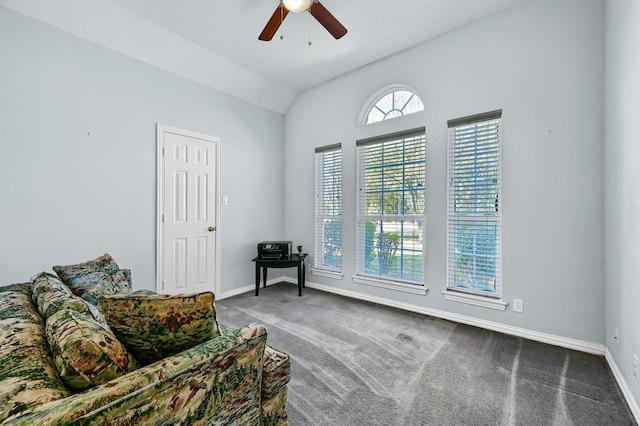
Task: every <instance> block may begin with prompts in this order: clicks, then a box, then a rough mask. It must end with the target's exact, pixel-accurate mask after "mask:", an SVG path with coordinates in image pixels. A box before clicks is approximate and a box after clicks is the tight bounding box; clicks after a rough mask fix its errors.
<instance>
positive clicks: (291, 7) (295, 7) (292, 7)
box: [282, 0, 313, 13]
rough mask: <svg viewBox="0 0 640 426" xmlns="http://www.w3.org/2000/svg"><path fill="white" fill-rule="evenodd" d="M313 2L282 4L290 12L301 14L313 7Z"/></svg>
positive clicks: (289, 0) (302, 0) (285, 0)
mask: <svg viewBox="0 0 640 426" xmlns="http://www.w3.org/2000/svg"><path fill="white" fill-rule="evenodd" d="M312 1H313V0H282V4H283V6H284V7H286V8H287V10H288V11H289V12H294V13H300V12H304V11H305V10H308V9H309V8H310V7H311V3H312Z"/></svg>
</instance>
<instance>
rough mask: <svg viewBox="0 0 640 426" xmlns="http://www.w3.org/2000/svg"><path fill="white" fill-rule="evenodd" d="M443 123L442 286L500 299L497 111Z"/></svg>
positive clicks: (499, 136) (499, 129) (499, 113)
mask: <svg viewBox="0 0 640 426" xmlns="http://www.w3.org/2000/svg"><path fill="white" fill-rule="evenodd" d="M448 127H449V143H448V145H449V149H448V184H449V185H448V190H447V198H448V199H447V203H448V209H447V210H448V211H447V237H448V238H447V290H455V291H459V292H463V293H467V294H471V295H475V296H485V297H486V296H488V297H491V298H500V297H501V290H502V289H501V279H502V274H501V266H502V252H501V247H502V235H501V218H502V209H501V204H502V194H501V187H502V173H501V169H502V165H501V151H502V110H497V111H491V112H488V113H483V114H477V115H473V116H469V117H463V118H459V119H455V120H449V121H448ZM445 296H446V294H445ZM468 300H472V301H478V300H480V299H479V298H475V299H468ZM459 301H463V300H459ZM468 303H471V302H468ZM474 304H479V303H474ZM505 305H506V304H504V303H498V304H497V305H491V304H489V306H487V307H492V308H495V309H504V307H505Z"/></svg>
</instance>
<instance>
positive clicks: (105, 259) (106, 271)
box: [53, 253, 131, 306]
mask: <svg viewBox="0 0 640 426" xmlns="http://www.w3.org/2000/svg"><path fill="white" fill-rule="evenodd" d="M53 270H54V271H55V272H56V274H58V276H59V277H60V279H61V280H62V281H64V283H65V284H66V285H67V286H69V288H70V289H71V291H73V293H74V294H76V295H78V296H80V297H82V298H83V299H84V300H86V301H88V302H90V303H92V304H94V305H95V306H99V304H98V299H97V297H98V296H100V295H104V294H127V293H130V292H131V271H130V270H128V269H120V268H119V267H118V264H117V263H116V261H115V260H113V258H112V257H111V255H109V253H105V254H104V255H102V256H100V257H98V258H97V259H94V260H89V261H87V262H84V263H78V264H75V265H66V266H60V265H56V266H54V267H53Z"/></svg>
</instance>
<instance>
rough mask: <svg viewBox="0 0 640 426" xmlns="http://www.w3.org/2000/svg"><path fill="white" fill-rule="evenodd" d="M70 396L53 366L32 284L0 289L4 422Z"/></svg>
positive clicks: (0, 380)
mask: <svg viewBox="0 0 640 426" xmlns="http://www.w3.org/2000/svg"><path fill="white" fill-rule="evenodd" d="M70 394H71V392H70V391H69V390H68V389H67V388H66V387H65V386H64V384H63V383H62V382H61V381H60V379H59V378H58V374H57V372H56V369H55V367H54V365H53V361H52V359H51V355H50V352H49V347H48V344H47V338H46V334H45V327H44V323H43V321H42V318H41V317H40V315H38V311H37V310H36V308H35V306H34V305H33V303H32V301H31V284H30V283H24V284H13V285H10V286H6V287H0V422H1V421H3V420H4V419H5V418H7V417H8V416H11V415H13V414H16V413H20V412H22V411H23V410H26V409H29V408H32V407H35V406H39V405H41V404H44V403H47V402H50V401H54V400H58V399H61V398H64V397H66V396H68V395H70Z"/></svg>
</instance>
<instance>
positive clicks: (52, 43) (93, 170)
mask: <svg viewBox="0 0 640 426" xmlns="http://www.w3.org/2000/svg"><path fill="white" fill-rule="evenodd" d="M0 58H1V60H0V148H1V150H0V203H1V204H0V283H1V284H9V283H11V282H18V281H20V282H23V281H27V280H28V278H29V277H30V276H31V275H32V274H34V273H36V272H38V271H42V270H51V266H52V265H54V264H67V263H75V262H81V261H85V260H88V259H91V258H94V257H96V256H99V255H101V254H103V253H104V252H109V253H111V255H112V256H113V257H114V258H115V259H116V261H117V262H118V263H119V264H120V266H121V267H126V268H131V269H132V271H133V285H134V288H136V289H140V288H149V289H154V288H155V232H156V223H155V222H156V220H155V218H156V127H155V126H156V123H162V124H166V125H170V126H175V127H180V128H185V129H189V130H193V131H196V132H201V133H206V134H210V135H214V136H219V137H220V138H221V159H222V161H221V187H222V195H226V196H228V197H229V205H228V206H224V207H222V211H221V227H220V232H221V248H220V253H221V256H222V258H221V259H222V286H223V293H224V292H225V291H229V290H231V289H234V288H239V287H243V286H246V285H249V284H251V283H252V282H253V266H252V264H251V258H252V257H253V256H254V255H255V250H256V248H255V243H256V242H257V241H259V240H260V239H263V238H264V239H267V238H275V239H280V238H282V228H283V221H282V207H283V195H282V180H283V172H282V169H283V158H282V149H283V140H284V116H283V115H281V114H277V113H274V112H272V111H269V110H266V109H263V108H260V107H257V106H255V105H252V104H250V103H247V102H244V101H240V100H238V99H236V98H233V97H230V96H227V95H224V94H221V93H219V92H216V91H214V90H212V89H209V88H206V87H204V86H201V85H198V84H196V83H193V82H191V81H188V80H186V79H184V78H181V77H177V76H175V75H173V74H170V73H168V72H166V71H163V70H161V69H159V68H156V67H153V66H151V65H148V64H145V63H142V62H139V61H137V60H134V59H131V58H129V57H126V56H124V55H121V54H118V53H115V52H113V51H111V50H108V49H106V48H103V47H99V46H97V45H95V44H92V43H90V42H87V41H84V40H82V39H79V38H77V37H74V36H71V35H69V34H67V33H64V32H62V31H60V30H58V29H55V28H53V27H50V26H48V25H45V24H42V23H40V22H37V21H35V20H32V19H30V18H27V17H25V16H23V15H20V14H17V13H15V12H13V11H10V10H8V9H6V8H3V7H0ZM265 176H270V179H265ZM273 182H275V184H273ZM258 211H259V212H260V214H257V213H256V212H258Z"/></svg>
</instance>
